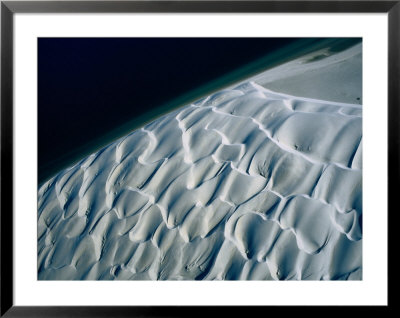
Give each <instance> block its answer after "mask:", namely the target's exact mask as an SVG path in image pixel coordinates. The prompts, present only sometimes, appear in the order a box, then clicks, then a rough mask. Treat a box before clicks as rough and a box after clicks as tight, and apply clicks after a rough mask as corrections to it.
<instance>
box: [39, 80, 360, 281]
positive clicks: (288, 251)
mask: <svg viewBox="0 0 400 318" xmlns="http://www.w3.org/2000/svg"><path fill="white" fill-rule="evenodd" d="M361 123H362V108H361V106H360V105H352V104H341V103H334V102H326V101H320V100H312V99H307V98H301V97H294V96H289V95H285V94H279V93H275V92H272V91H269V90H267V89H265V88H263V87H261V86H259V85H257V84H255V83H253V82H247V83H244V84H241V85H239V86H238V87H235V88H234V89H229V90H224V91H220V92H218V93H215V94H213V95H211V96H209V97H207V98H204V99H202V100H199V101H197V102H195V103H193V104H191V105H188V106H186V107H183V108H181V109H179V110H177V111H174V112H172V113H169V114H167V115H165V116H163V117H161V118H159V119H157V120H155V121H154V122H152V123H150V124H148V125H147V126H145V127H143V128H142V129H139V130H136V131H134V132H132V133H131V134H129V135H127V136H125V137H123V138H122V139H119V140H117V141H116V142H114V143H112V144H110V145H109V146H107V147H105V148H104V149H102V150H100V151H99V152H97V153H94V154H92V155H91V156H89V157H87V158H85V159H83V160H82V161H81V162H79V163H78V164H76V165H75V166H73V167H71V168H69V169H66V170H64V171H62V172H60V173H59V174H58V175H56V176H55V177H53V178H52V179H50V180H49V181H48V182H46V183H45V184H44V185H43V186H42V187H41V188H40V189H39V193H38V209H39V211H38V275H39V279H42V280H43V279H44V280H52V279H57V280H58V279H61V280H114V279H117V280H337V279H339V280H346V279H353V280H354V279H355V280H359V279H361V278H362V262H361V260H362V259H361V258H362V253H361V251H362V227H361V225H362V220H361V219H362V196H361V194H362V188H361V183H362V162H361V159H362V143H361V141H362V128H361Z"/></svg>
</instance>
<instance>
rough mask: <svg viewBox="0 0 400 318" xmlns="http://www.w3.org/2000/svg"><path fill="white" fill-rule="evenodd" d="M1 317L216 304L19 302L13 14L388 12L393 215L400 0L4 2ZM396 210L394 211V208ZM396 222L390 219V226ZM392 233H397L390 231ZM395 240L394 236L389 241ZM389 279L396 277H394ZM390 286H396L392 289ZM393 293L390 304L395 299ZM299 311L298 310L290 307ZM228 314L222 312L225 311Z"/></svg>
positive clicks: (116, 313)
mask: <svg viewBox="0 0 400 318" xmlns="http://www.w3.org/2000/svg"><path fill="white" fill-rule="evenodd" d="M0 10H1V114H0V118H1V124H0V125H1V127H0V128H1V132H0V133H1V144H0V148H1V158H0V160H1V168H0V169H1V170H0V180H1V183H0V213H1V219H0V220H1V281H0V282H1V296H0V301H1V312H0V314H1V316H5V317H177V316H179V317H180V316H190V315H193V314H194V313H198V311H199V310H200V311H202V313H203V314H205V315H208V314H210V315H213V314H215V309H216V308H212V307H206V306H204V307H198V308H193V306H167V307H160V306H154V307H146V306H135V307H130V306H122V307H121V306H104V307H103V306H102V307H93V306H87V307H80V306H64V307H58V306H57V307H53V306H48V307H39V306H34V307H23V306H15V305H14V301H13V292H14V291H13V239H12V238H13V160H14V158H13V16H14V13H101V12H106V13H122V12H139V13H142V12H143V13H145V12H171V13H189V12H195V13H199V12H208V13H211V12H213V13H222V12H247V13H256V12H270V13H387V14H388V45H389V47H388V53H389V54H388V66H389V68H388V76H389V78H388V97H389V98H388V129H389V130H388V137H389V140H388V149H389V153H388V158H389V161H388V167H389V171H387V172H386V173H388V182H389V184H388V189H389V190H388V203H389V206H388V207H389V208H388V218H389V217H390V214H389V211H392V212H396V211H394V210H395V207H396V203H395V202H396V195H397V193H396V192H397V189H398V180H399V165H398V163H399V143H400V138H399V129H400V126H399V125H398V120H400V118H399V102H400V96H399V92H400V76H399V75H400V63H399V56H400V41H399V39H400V34H399V30H400V1H1V9H0ZM392 214H393V213H392ZM389 224H390V222H388V226H389ZM389 233H393V231H390V228H389ZM388 243H389V240H388ZM388 284H390V280H389V279H388ZM389 290H390V289H389ZM390 300H391V299H390V297H389V298H388V306H382V307H383V308H388V307H389V305H390V304H391V301H390ZM289 310H290V311H292V313H293V314H294V313H295V311H294V310H296V309H295V308H293V307H289ZM221 314H222V313H221Z"/></svg>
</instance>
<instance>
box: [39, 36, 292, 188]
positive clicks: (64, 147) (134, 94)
mask: <svg viewBox="0 0 400 318" xmlns="http://www.w3.org/2000/svg"><path fill="white" fill-rule="evenodd" d="M296 41H299V39H293V38H39V39H38V182H39V184H40V183H42V182H44V181H45V180H47V179H48V178H49V177H51V176H52V175H53V174H54V173H56V172H57V171H58V170H60V169H62V168H65V167H66V166H68V164H71V163H73V162H74V161H76V160H77V159H78V158H81V157H82V156H84V155H87V154H88V152H89V153H90V151H95V148H96V143H97V144H98V142H97V141H98V140H101V139H102V136H106V135H107V134H109V133H110V131H115V130H116V129H118V127H122V126H123V125H124V124H125V126H126V125H127V123H131V122H132V119H135V118H138V121H140V120H143V118H145V117H146V116H145V115H146V114H149V113H152V112H153V113H154V112H156V110H157V107H159V106H160V105H163V104H166V103H168V101H171V100H174V99H175V100H176V98H177V97H179V96H182V95H184V94H186V93H187V92H190V91H193V90H195V89H197V88H199V87H203V86H204V85H206V84H207V83H210V82H212V81H215V80H216V79H218V78H220V77H221V76H223V75H225V74H227V73H229V72H232V71H233V70H235V69H239V68H241V67H243V66H245V65H248V64H249V63H251V62H252V61H255V60H257V59H260V58H262V57H263V56H266V55H268V54H270V53H271V52H278V51H279V50H281V49H282V48H284V47H286V46H288V45H292V44H293V43H295V42H296ZM257 67H260V66H257ZM248 71H251V68H249V70H248ZM252 71H254V70H252ZM201 92H202V91H201V90H197V94H200V93H201ZM204 92H206V91H204ZM204 92H203V93H204ZM187 96H189V95H187ZM194 96H195V95H193V94H192V96H191V97H194ZM199 97H200V96H199ZM182 102H184V100H183V99H182ZM172 106H173V105H172ZM175 106H176V105H175ZM138 124H140V123H135V125H138ZM132 127H133V126H132ZM95 141H96V142H95Z"/></svg>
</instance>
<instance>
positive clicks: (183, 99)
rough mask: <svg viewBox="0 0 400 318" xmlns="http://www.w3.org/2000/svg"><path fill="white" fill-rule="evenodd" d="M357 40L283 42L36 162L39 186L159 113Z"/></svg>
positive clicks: (336, 50) (340, 48) (336, 39)
mask: <svg viewBox="0 0 400 318" xmlns="http://www.w3.org/2000/svg"><path fill="white" fill-rule="evenodd" d="M359 42H360V40H359V39H354V38H348V39H346V38H339V39H338V38H327V39H326V38H325V39H320V38H307V39H299V40H298V41H296V42H295V43H292V44H289V45H286V46H285V47H283V48H280V49H278V50H276V51H274V52H271V53H269V54H267V55H265V56H264V57H262V58H260V59H258V60H256V61H254V62H251V63H249V64H247V65H245V66H243V67H241V68H239V69H236V70H234V71H232V72H230V73H228V74H225V75H224V76H221V77H219V78H217V79H214V80H212V81H210V82H208V83H207V84H205V85H202V86H200V87H199V88H197V89H194V90H192V91H189V92H187V93H186V94H184V95H181V96H178V97H177V98H175V99H173V100H170V101H168V102H166V103H164V104H162V105H160V106H159V107H156V108H154V109H152V110H150V111H148V112H146V113H144V114H143V115H140V116H138V117H135V118H133V119H131V120H128V121H127V122H126V123H125V124H123V125H120V126H119V127H118V128H116V129H113V130H111V131H109V132H108V133H105V134H103V135H102V136H99V137H98V138H96V139H93V140H92V141H90V142H89V143H87V144H85V145H83V146H81V147H79V148H75V149H74V150H72V151H69V152H67V153H65V154H64V155H63V156H62V157H59V158H57V159H56V160H53V161H51V162H48V163H47V164H46V165H42V166H39V167H38V169H39V170H46V171H47V173H43V172H42V173H41V175H40V174H39V171H38V188H39V187H40V186H41V185H43V183H45V182H46V181H47V180H49V179H50V178H52V177H54V176H55V175H56V174H57V173H59V172H61V171H62V170H64V169H67V168H68V167H71V166H73V165H75V164H76V163H78V162H79V161H80V160H82V159H83V158H85V157H87V156H88V155H90V154H92V153H94V152H96V151H97V150H99V149H101V148H102V147H105V146H106V145H108V144H110V143H112V142H113V141H116V140H118V139H119V138H122V137H123V136H125V135H127V134H129V133H130V132H132V131H134V130H136V129H138V128H140V127H142V126H144V125H146V124H148V123H149V122H151V121H153V120H155V119H157V118H158V117H160V116H163V115H165V114H167V113H168V112H171V111H174V110H176V109H179V108H181V107H183V106H185V105H187V104H190V103H192V102H194V101H196V100H198V99H200V98H201V97H203V96H207V95H210V94H213V93H215V92H217V91H219V90H221V89H224V88H227V87H230V86H232V85H235V84H237V83H239V82H241V81H243V80H244V79H246V78H249V77H252V76H256V75H257V74H260V73H262V72H265V71H267V70H270V69H273V68H275V67H277V66H280V65H283V64H286V63H288V62H290V61H293V60H295V59H297V58H300V57H302V56H305V55H307V54H310V53H312V52H316V51H319V50H322V49H330V50H331V51H333V52H334V53H338V52H340V51H343V50H345V49H347V48H349V47H351V46H353V45H355V44H357V43H359ZM334 53H333V54H334Z"/></svg>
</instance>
